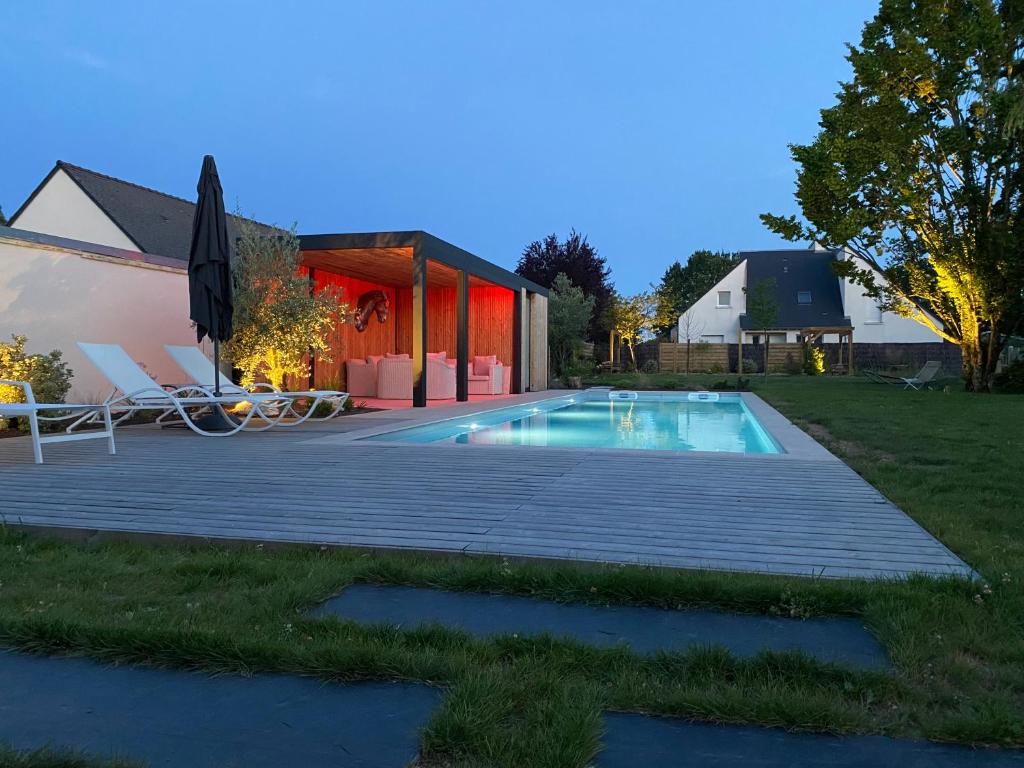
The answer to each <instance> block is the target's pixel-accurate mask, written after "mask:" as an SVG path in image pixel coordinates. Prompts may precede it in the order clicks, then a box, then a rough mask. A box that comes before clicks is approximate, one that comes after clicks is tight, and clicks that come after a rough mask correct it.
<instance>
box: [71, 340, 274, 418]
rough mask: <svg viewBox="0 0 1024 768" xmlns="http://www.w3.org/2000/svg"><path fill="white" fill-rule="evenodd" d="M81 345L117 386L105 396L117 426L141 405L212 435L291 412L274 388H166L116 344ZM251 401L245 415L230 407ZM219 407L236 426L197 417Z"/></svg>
mask: <svg viewBox="0 0 1024 768" xmlns="http://www.w3.org/2000/svg"><path fill="white" fill-rule="evenodd" d="M78 346H79V348H81V350H82V352H84V353H85V356H86V357H87V358H89V361H90V362H92V364H93V365H95V366H96V367H97V368H98V369H99V370H100V372H101V373H102V374H103V375H104V376H106V377H107V379H108V380H109V381H110V383H111V384H113V387H114V388H113V390H112V391H111V393H110V395H109V396H108V397H107V399H106V400H105V401H104V403H103V405H102V406H95V408H96V409H99V408H102V407H106V408H107V409H109V411H110V412H111V413H112V414H117V416H116V417H115V418H114V421H113V426H117V425H118V424H120V423H121V422H122V421H124V420H125V419H127V418H129V417H130V416H131V415H132V414H133V413H135V412H137V411H154V410H155V411H160V412H161V413H160V415H159V416H158V417H157V423H159V424H164V423H168V421H169V420H171V421H174V420H176V421H180V422H181V423H183V424H184V425H185V426H187V427H188V428H189V429H191V430H192V431H193V432H195V433H197V434H200V435H205V436H207V437H228V436H230V435H233V434H235V433H236V432H240V431H242V430H243V429H244V430H246V431H248V432H258V431H261V430H264V429H270V428H271V427H273V426H276V425H277V424H278V423H279V422H280V421H281V420H282V419H283V418H284V417H285V415H286V411H287V406H288V405H289V401H288V400H287V399H286V398H282V397H281V396H279V395H274V394H267V395H263V394H254V393H249V392H241V393H231V394H222V395H221V396H220V397H216V396H215V395H214V394H213V392H211V391H209V390H208V389H206V388H205V387H202V386H200V385H198V384H188V385H186V386H183V387H175V388H168V389H165V388H164V387H161V386H160V385H159V384H157V383H156V382H155V381H153V379H152V378H151V377H150V375H149V374H148V373H146V372H145V371H144V370H142V368H140V367H139V364H138V363H136V362H135V361H134V360H132V359H131V358H130V357H129V356H128V353H127V352H125V351H124V350H123V349H121V347H120V346H118V345H117V344H87V343H85V342H81V341H80V342H78ZM243 403H248V404H249V406H250V407H249V410H248V411H247V412H246V413H245V414H244V415H239V416H233V415H230V414H228V413H227V411H226V410H225V408H230V407H232V406H236V405H240V404H243ZM211 411H212V412H216V413H219V414H220V416H221V417H222V418H223V419H224V420H225V421H227V422H228V423H231V424H234V425H235V427H234V428H233V429H229V430H225V431H223V432H211V431H209V430H205V429H202V428H201V427H200V426H199V425H198V424H197V423H196V419H197V418H198V417H199V416H201V415H204V414H206V413H209V412H211ZM95 418H96V414H95V413H91V414H86V415H85V416H83V417H82V418H80V419H78V420H77V421H75V422H74V423H72V424H71V425H70V426H69V427H68V428H67V432H69V433H70V432H72V431H73V430H74V429H75V428H77V427H79V426H81V425H82V424H85V423H89V422H93V421H95Z"/></svg>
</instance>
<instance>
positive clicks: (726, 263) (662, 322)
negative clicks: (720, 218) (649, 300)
mask: <svg viewBox="0 0 1024 768" xmlns="http://www.w3.org/2000/svg"><path fill="white" fill-rule="evenodd" d="M736 260H737V254H735V253H726V252H725V251H708V250H699V251H694V252H693V253H691V254H690V258H688V259H687V260H686V265H685V266H684V265H682V264H680V263H679V262H678V261H676V262H674V263H673V264H672V265H671V266H670V267H669V268H668V269H666V270H665V274H664V275H662V277H661V282H660V283H658V285H656V286H654V294H655V300H656V302H657V311H656V313H655V316H656V318H657V319H656V321H655V332H656V333H657V334H658V335H659V336H668V335H669V333H670V332H671V330H672V329H673V328H675V327H676V323H677V322H678V320H679V316H680V315H682V314H683V313H684V312H685V311H686V310H687V309H689V308H690V307H692V306H693V303H694V302H695V301H697V299H699V298H700V297H701V296H703V295H704V294H705V293H707V292H708V291H710V290H711V289H712V288H713V287H714V286H715V283H717V282H718V281H719V280H721V279H722V278H723V277H725V276H726V275H727V274H729V272H731V271H732V269H733V268H734V267H735V266H736Z"/></svg>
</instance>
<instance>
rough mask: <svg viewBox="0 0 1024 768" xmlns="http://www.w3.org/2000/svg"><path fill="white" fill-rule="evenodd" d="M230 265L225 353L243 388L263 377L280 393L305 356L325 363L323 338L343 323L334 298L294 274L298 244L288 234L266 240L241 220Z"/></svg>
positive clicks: (327, 348)
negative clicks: (230, 316) (231, 311)
mask: <svg viewBox="0 0 1024 768" xmlns="http://www.w3.org/2000/svg"><path fill="white" fill-rule="evenodd" d="M236 221H238V222H239V228H240V232H239V234H240V236H239V239H238V242H237V244H236V255H235V259H234V262H233V264H232V276H233V283H234V304H235V316H234V326H235V330H234V335H233V336H232V337H231V340H230V341H229V342H228V343H227V351H228V354H229V355H230V356H231V360H232V362H233V363H234V365H235V367H236V368H238V369H240V370H241V371H242V383H243V385H251V384H252V383H254V382H255V381H256V379H257V377H259V376H265V377H266V379H267V381H269V382H270V383H271V384H272V385H273V386H275V387H279V388H283V387H284V384H285V377H286V376H298V375H302V374H303V373H305V372H306V371H307V370H308V367H307V360H308V357H307V356H308V355H310V354H313V355H316V356H317V357H319V358H320V359H322V360H326V361H330V356H329V355H330V351H331V350H330V345H329V343H328V334H329V333H330V332H331V331H332V330H334V328H335V326H336V325H338V324H339V323H343V322H345V318H346V316H347V314H348V307H347V305H346V304H344V303H343V302H342V301H341V297H340V294H339V293H337V292H336V291H334V290H333V289H330V288H326V289H323V290H319V291H313V290H311V289H310V284H309V280H308V279H307V278H306V277H304V276H303V275H301V274H300V273H299V266H300V263H301V257H300V253H299V239H298V237H297V236H296V234H295V231H294V229H292V230H288V231H281V232H279V233H277V234H273V235H268V234H267V233H266V232H265V230H261V229H259V228H258V227H257V226H256V225H254V224H252V223H251V222H248V221H247V220H245V219H242V218H241V217H238V218H237V219H236Z"/></svg>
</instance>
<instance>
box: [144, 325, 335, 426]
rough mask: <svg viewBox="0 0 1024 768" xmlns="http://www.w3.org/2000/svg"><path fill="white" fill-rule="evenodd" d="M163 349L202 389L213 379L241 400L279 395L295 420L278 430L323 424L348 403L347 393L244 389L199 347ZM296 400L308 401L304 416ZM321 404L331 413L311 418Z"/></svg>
mask: <svg viewBox="0 0 1024 768" xmlns="http://www.w3.org/2000/svg"><path fill="white" fill-rule="evenodd" d="M164 349H166V350H167V354H169V355H170V356H171V358H172V359H173V360H174V362H175V363H177V364H178V367H179V368H181V370H183V371H184V372H185V374H186V375H187V376H188V377H189V378H190V379H191V380H192V381H193V382H194V383H195V384H198V385H200V386H202V387H203V388H204V389H208V390H211V391H213V390H214V376H216V377H217V380H218V381H219V383H220V391H221V392H222V393H223V394H228V395H239V396H243V397H249V396H250V395H253V394H258V395H278V396H279V397H281V398H284V399H285V400H286V401H287V405H286V406H285V410H286V411H287V415H290V416H292V417H294V419H295V421H281V422H279V423H278V426H281V427H294V426H296V425H298V424H301V423H302V422H304V421H306V420H312V421H324V420H326V419H329V418H331V417H332V416H335V415H337V413H338V412H339V411H340V410H341V409H342V407H343V406H344V405H345V401H346V400H348V392H336V391H334V390H329V389H324V390H315V391H312V392H282V391H281V390H279V389H277V388H276V387H274V386H272V385H270V384H255V385H253V389H252V390H248V389H244V388H243V387H240V386H238V385H237V384H235V383H234V382H232V381H231V380H230V379H228V378H227V377H225V376H224V374H223V373H220V372H218V371H216V370H215V368H214V367H213V362H212V361H211V360H210V358H208V357H207V356H206V355H204V354H203V351H202V350H201V349H199V347H183V346H177V345H174V344H164ZM256 387H260V388H262V390H263V391H260V390H257V389H256ZM299 400H311V401H312V402H311V403H310V404H309V408H308V409H307V410H306V412H305V414H300V413H298V412H296V411H295V403H297V402H298V401H299ZM320 403H327V404H328V405H330V406H331V411H330V413H328V414H327V415H326V416H314V415H313V414H314V412H315V411H316V409H317V406H318V405H320Z"/></svg>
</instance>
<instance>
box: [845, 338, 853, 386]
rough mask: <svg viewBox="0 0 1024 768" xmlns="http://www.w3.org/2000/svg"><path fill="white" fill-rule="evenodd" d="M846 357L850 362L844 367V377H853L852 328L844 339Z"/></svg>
mask: <svg viewBox="0 0 1024 768" xmlns="http://www.w3.org/2000/svg"><path fill="white" fill-rule="evenodd" d="M846 357H847V358H849V360H850V364H849V365H848V366H846V375H847V376H853V328H851V329H850V333H849V334H848V335H847V337H846Z"/></svg>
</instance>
